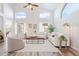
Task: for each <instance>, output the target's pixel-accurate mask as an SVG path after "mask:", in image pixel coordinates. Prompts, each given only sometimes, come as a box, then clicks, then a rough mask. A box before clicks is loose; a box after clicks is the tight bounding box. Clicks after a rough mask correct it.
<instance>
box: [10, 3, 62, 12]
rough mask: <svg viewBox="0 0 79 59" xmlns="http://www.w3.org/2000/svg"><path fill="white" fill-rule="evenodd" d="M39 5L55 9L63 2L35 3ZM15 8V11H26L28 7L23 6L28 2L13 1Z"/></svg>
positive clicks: (46, 8) (41, 7) (40, 7)
mask: <svg viewBox="0 0 79 59" xmlns="http://www.w3.org/2000/svg"><path fill="white" fill-rule="evenodd" d="M34 4H37V5H39V7H38V9H44V10H49V11H53V10H55V9H56V8H57V7H58V6H59V5H60V4H61V3H34ZM11 5H12V6H13V9H14V10H15V11H25V10H27V8H23V6H25V5H27V3H26V4H25V3H12V4H11Z"/></svg>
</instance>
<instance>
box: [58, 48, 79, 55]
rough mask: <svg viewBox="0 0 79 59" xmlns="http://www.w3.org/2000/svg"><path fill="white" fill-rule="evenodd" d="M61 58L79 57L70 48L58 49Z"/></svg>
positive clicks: (76, 52) (78, 53)
mask: <svg viewBox="0 0 79 59" xmlns="http://www.w3.org/2000/svg"><path fill="white" fill-rule="evenodd" d="M59 50H60V51H61V52H62V54H63V56H79V52H78V51H76V50H74V49H72V48H61V49H59Z"/></svg>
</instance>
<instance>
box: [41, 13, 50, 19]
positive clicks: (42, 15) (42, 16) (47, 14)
mask: <svg viewBox="0 0 79 59" xmlns="http://www.w3.org/2000/svg"><path fill="white" fill-rule="evenodd" d="M40 18H50V14H49V13H41V14H40Z"/></svg>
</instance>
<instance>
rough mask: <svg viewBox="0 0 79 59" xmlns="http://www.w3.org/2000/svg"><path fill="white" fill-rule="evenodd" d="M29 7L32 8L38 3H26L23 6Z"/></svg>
mask: <svg viewBox="0 0 79 59" xmlns="http://www.w3.org/2000/svg"><path fill="white" fill-rule="evenodd" d="M26 7H27V8H30V9H31V10H33V8H34V7H39V5H37V4H33V3H28V4H27V5H25V6H24V8H26Z"/></svg>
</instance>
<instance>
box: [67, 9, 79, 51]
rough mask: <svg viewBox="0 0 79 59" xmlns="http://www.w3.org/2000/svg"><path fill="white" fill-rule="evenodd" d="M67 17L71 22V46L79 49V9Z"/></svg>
mask: <svg viewBox="0 0 79 59" xmlns="http://www.w3.org/2000/svg"><path fill="white" fill-rule="evenodd" d="M67 19H69V20H70V23H71V47H72V48H74V49H76V50H77V51H79V10H78V11H74V12H73V13H72V14H71V15H70V17H69V18H67Z"/></svg>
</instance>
